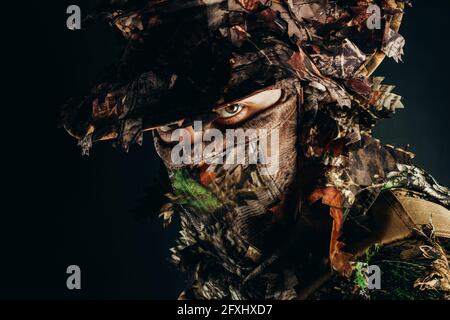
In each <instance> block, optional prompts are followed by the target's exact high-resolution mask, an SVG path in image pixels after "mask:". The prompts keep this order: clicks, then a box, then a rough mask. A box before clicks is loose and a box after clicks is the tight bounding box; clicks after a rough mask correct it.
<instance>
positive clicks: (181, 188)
mask: <svg viewBox="0 0 450 320" xmlns="http://www.w3.org/2000/svg"><path fill="white" fill-rule="evenodd" d="M172 188H173V190H174V193H175V195H176V196H178V197H179V198H180V200H179V201H178V204H181V205H186V206H187V207H189V208H192V209H194V210H196V211H197V212H199V213H202V214H206V213H212V212H214V211H216V210H217V209H220V208H221V207H222V204H221V202H220V201H219V200H218V199H217V198H216V197H215V196H214V194H213V193H212V192H211V191H209V190H208V189H206V188H205V187H204V186H202V185H201V184H200V183H198V182H197V181H195V180H194V179H192V178H191V177H190V176H189V175H188V173H187V171H186V170H185V169H180V170H176V171H175V173H174V176H173V178H172Z"/></svg>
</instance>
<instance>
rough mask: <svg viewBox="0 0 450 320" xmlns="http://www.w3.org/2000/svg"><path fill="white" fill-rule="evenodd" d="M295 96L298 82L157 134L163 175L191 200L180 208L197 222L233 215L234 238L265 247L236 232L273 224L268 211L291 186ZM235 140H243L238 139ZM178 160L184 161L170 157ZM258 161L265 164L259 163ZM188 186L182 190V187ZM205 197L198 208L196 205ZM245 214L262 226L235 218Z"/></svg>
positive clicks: (283, 84)
mask: <svg viewBox="0 0 450 320" xmlns="http://www.w3.org/2000/svg"><path fill="white" fill-rule="evenodd" d="M298 90H299V84H298V82H296V81H294V80H289V81H288V80H286V81H282V82H279V83H277V84H276V85H275V86H272V87H268V88H266V89H265V90H261V91H258V92H255V93H253V94H251V95H249V96H247V97H243V98H242V99H239V100H236V101H232V102H231V103H226V104H223V105H220V106H219V107H217V108H214V109H213V111H214V116H213V117H205V118H203V119H201V120H202V121H201V122H200V121H194V122H193V125H188V126H186V125H185V126H184V127H183V121H180V122H178V123H174V124H172V125H169V126H164V127H160V128H158V129H157V131H156V133H155V146H156V149H157V151H158V154H159V155H160V157H161V158H162V159H163V161H164V163H165V165H166V167H167V169H168V172H169V176H170V177H171V180H172V186H173V189H174V192H175V194H176V195H177V196H178V197H181V198H182V197H187V198H191V200H192V201H190V200H189V199H188V200H184V204H186V203H188V205H184V208H185V209H187V210H189V211H191V212H192V213H194V214H197V215H198V216H199V217H200V218H199V219H203V217H211V214H212V213H217V211H221V212H223V211H226V212H232V214H231V216H233V218H232V220H233V221H234V220H235V221H241V222H239V223H236V225H235V227H236V228H237V229H238V230H236V231H237V232H238V233H239V234H241V235H242V237H243V238H244V239H245V240H247V241H248V242H249V243H251V244H254V245H255V246H257V247H261V246H262V247H264V246H263V245H261V244H259V243H256V242H257V240H256V239H252V237H251V236H250V235H246V234H243V233H245V232H244V231H242V230H247V229H248V226H247V225H246V224H251V225H254V226H256V225H258V226H259V228H261V229H262V230H263V229H265V227H262V224H267V226H269V225H270V224H271V222H270V221H272V218H273V217H272V214H271V213H270V210H269V209H271V208H272V207H274V206H275V205H277V204H278V203H279V202H280V200H281V198H282V196H283V194H284V193H285V192H286V190H287V188H288V187H289V186H290V185H291V184H292V182H293V181H294V177H295V174H296V164H297V128H298V109H299V108H298V102H299V101H298V100H299V99H298V92H299V91H298ZM199 124H200V125H199ZM211 132H212V133H214V134H211ZM250 133H253V134H250ZM241 134H243V135H245V136H244V138H243V139H240V135H241ZM212 136H213V138H212ZM211 145H213V147H211ZM180 146H183V148H181V147H180ZM222 147H223V148H222ZM264 147H265V148H264ZM261 149H264V150H263V152H262V153H261ZM198 150H200V157H198V154H196V152H197V151H198ZM241 151H242V152H241ZM180 153H184V155H183V156H181V157H180V158H177V157H178V155H179V154H180ZM239 155H242V157H241V158H240V157H239ZM264 157H266V158H265V159H266V160H267V159H269V161H268V162H264ZM180 159H181V160H182V161H178V160H180ZM254 160H257V161H254ZM274 163H276V164H277V166H276V168H275V167H274V166H273V164H274ZM273 168H275V170H271V169H273ZM180 177H183V178H182V180H183V181H180ZM186 181H189V182H188V183H187V182H186ZM194 181H195V182H194ZM193 183H195V184H196V186H195V187H193ZM187 185H189V188H185V187H186V186H187ZM187 189H189V190H187ZM199 190H200V191H199ZM205 195H208V196H207V199H206V200H205V201H204V202H205V203H204V204H202V203H198V201H197V200H198V199H199V198H202V197H204V196H205ZM190 203H195V204H194V205H190ZM211 204H213V205H211ZM249 213H251V215H254V216H255V217H257V218H256V220H259V219H261V221H260V222H258V223H256V222H255V220H252V221H253V222H251V221H250V220H247V219H244V218H243V217H241V215H243V214H244V215H247V214H249ZM213 216H215V215H213ZM205 219H206V218H205ZM244 220H245V222H243V221H244ZM204 223H205V224H206V223H207V222H204ZM267 229H269V227H268V228H267ZM260 238H267V239H268V237H260Z"/></svg>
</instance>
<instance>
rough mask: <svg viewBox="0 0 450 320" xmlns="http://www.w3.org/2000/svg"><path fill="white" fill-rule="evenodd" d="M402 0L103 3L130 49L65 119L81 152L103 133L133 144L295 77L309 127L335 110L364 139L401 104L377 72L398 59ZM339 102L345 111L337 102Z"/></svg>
mask: <svg viewBox="0 0 450 320" xmlns="http://www.w3.org/2000/svg"><path fill="white" fill-rule="evenodd" d="M405 2H407V1H403V0H402V1H394V0H336V1H332V0H329V1H327V0H317V1H310V0H308V1H306V0H284V1H283V0H280V1H263V0H149V1H140V0H135V1H132V0H120V1H119V0H109V1H103V4H102V6H100V9H99V11H98V14H96V15H93V17H94V18H100V17H101V18H106V20H107V21H109V23H110V24H111V25H112V26H114V27H115V28H117V29H118V30H119V31H120V32H121V33H122V35H123V37H124V38H125V39H126V40H127V45H126V46H125V49H124V52H123V55H122V58H121V60H120V62H119V64H118V67H117V72H116V73H115V74H114V75H112V76H111V77H110V78H109V79H108V80H107V81H104V82H102V83H100V84H98V85H97V86H95V88H94V89H93V90H92V91H91V93H90V94H89V95H88V96H86V97H84V98H83V99H82V101H81V102H79V103H71V104H69V105H67V106H66V108H65V109H64V111H63V119H62V121H63V124H64V127H65V128H66V129H67V130H68V131H69V132H70V133H71V134H72V135H74V136H75V137H77V138H78V139H79V141H80V145H81V146H82V148H83V151H84V152H85V153H87V152H88V151H89V149H90V148H91V145H92V142H93V141H96V140H104V139H116V140H117V142H118V144H119V145H121V146H122V147H123V148H124V149H128V148H129V145H130V144H131V143H133V142H138V143H141V142H142V134H143V132H144V131H145V130H148V129H152V128H154V127H157V126H160V125H163V124H166V123H170V122H174V121H177V120H179V119H181V118H190V119H193V118H195V117H197V116H199V115H201V114H205V113H208V112H210V111H211V109H212V108H213V107H215V106H216V105H218V104H222V103H224V102H228V101H232V100H234V99H237V98H240V97H243V96H246V95H248V94H250V93H252V92H254V91H255V90H258V89H261V88H264V87H267V86H270V85H272V84H274V83H275V82H277V81H278V80H281V79H285V78H290V77H297V78H299V79H300V80H301V81H302V84H303V91H304V96H303V97H302V99H301V100H302V101H303V106H302V112H303V117H304V119H305V123H304V124H305V125H307V124H308V123H312V121H313V120H314V119H315V117H317V115H318V114H320V113H324V114H329V115H331V117H332V118H333V119H334V118H336V116H337V115H336V114H335V113H336V112H339V113H340V114H341V117H340V118H339V117H338V119H337V120H336V123H337V125H336V129H337V131H338V133H337V136H336V135H335V136H334V137H331V138H336V137H338V136H339V137H342V136H349V137H351V139H352V140H355V139H358V137H359V135H360V132H361V131H364V130H370V128H371V126H372V122H373V120H374V119H377V118H379V117H385V116H387V115H388V114H389V113H390V112H392V111H394V110H395V109H396V108H398V107H401V103H400V99H399V97H398V96H396V95H393V94H391V92H390V91H391V90H392V87H391V86H383V85H381V83H380V82H381V79H379V78H375V79H371V78H370V77H369V76H370V74H371V73H372V72H373V70H374V69H375V68H376V66H377V65H378V64H379V63H380V62H381V60H382V59H383V58H384V56H385V55H388V56H390V57H393V58H395V59H396V60H399V59H400V58H401V55H402V45H403V43H404V40H403V38H402V37H401V36H400V35H399V34H398V33H397V30H398V27H399V24H400V21H401V17H402V13H403V8H404V5H405ZM371 5H378V8H380V9H381V21H380V25H381V29H373V30H372V29H370V28H368V24H367V19H368V18H369V17H370V16H371V14H372V12H371V7H370V6H371ZM333 103H334V104H336V105H337V106H338V107H339V108H344V109H342V110H341V109H336V108H335V109H334V110H330V108H329V107H328V106H329V105H330V104H333ZM342 112H343V113H345V114H346V116H345V117H344V118H342ZM355 116H356V117H355ZM343 122H345V123H343ZM360 126H363V127H361V128H360ZM312 139H313V138H311V137H310V138H309V140H310V141H309V143H310V146H309V147H312V148H314V143H315V142H314V141H312Z"/></svg>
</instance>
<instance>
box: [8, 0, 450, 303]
mask: <svg viewBox="0 0 450 320" xmlns="http://www.w3.org/2000/svg"><path fill="white" fill-rule="evenodd" d="M70 4H78V5H80V7H81V9H82V13H86V12H88V11H89V9H90V7H92V1H87V0H86V1H75V0H73V1H65V0H64V1H58V3H56V1H54V3H52V2H51V1H46V2H45V3H44V2H42V1H41V2H37V1H29V4H25V3H22V4H21V5H20V7H18V8H7V7H3V8H2V9H1V10H2V16H3V17H4V18H3V19H2V22H1V23H2V24H3V27H2V31H3V32H4V33H5V35H4V37H3V38H2V52H3V56H4V58H2V62H3V66H2V69H3V72H2V75H3V77H2V78H3V81H2V83H3V84H2V95H1V97H2V104H1V105H2V107H1V110H2V111H1V112H2V113H1V115H2V116H1V120H2V138H1V141H2V149H1V150H2V153H1V154H2V160H3V161H2V169H3V170H2V186H3V188H2V192H1V194H2V203H1V207H0V210H1V222H0V237H1V238H0V298H9V299H10V298H27V299H46V298H53V299H55V298H56V299H59V298H64V299H72V298H84V299H88V298H89V299H111V298H112V299H132V298H133V299H171V298H175V297H176V296H177V294H178V293H179V291H181V290H182V288H183V283H184V281H183V276H182V275H181V274H180V273H178V271H176V270H175V269H174V268H173V267H172V266H171V265H170V264H169V262H168V261H167V259H168V254H169V252H168V248H169V247H170V245H171V244H173V239H174V238H175V236H176V233H177V226H176V224H175V225H174V226H172V227H170V228H169V229H168V230H164V229H163V228H162V223H161V220H160V219H157V218H153V219H152V218H148V219H145V220H136V219H135V218H134V216H133V213H132V212H131V209H132V208H134V207H135V206H136V203H137V202H138V200H139V199H140V198H141V197H142V196H143V195H144V190H145V188H146V187H147V186H148V185H149V184H150V181H151V180H152V178H153V177H155V175H156V172H157V167H158V160H157V158H156V156H155V153H154V150H153V146H152V143H151V139H150V137H149V136H147V139H145V143H144V146H143V147H134V148H132V150H131V151H130V153H129V154H125V153H123V152H122V151H120V150H116V149H113V148H111V147H110V145H109V144H108V143H103V144H99V145H96V146H95V147H94V150H93V151H92V153H91V156H90V157H88V158H86V157H82V156H81V155H80V152H79V149H78V147H77V146H76V143H75V141H74V140H73V139H72V138H71V137H69V136H68V135H67V134H66V133H65V132H64V131H63V130H61V129H57V126H56V124H57V113H58V112H57V109H58V108H59V106H60V105H61V104H62V103H64V102H65V101H66V100H67V98H69V97H71V96H77V95H80V94H82V93H83V92H85V90H87V89H88V88H89V87H90V86H91V85H92V83H93V82H94V81H95V79H96V78H97V76H98V75H99V74H100V72H101V71H102V70H103V69H104V68H105V67H106V66H108V65H109V64H111V63H112V62H113V61H114V60H115V58H116V57H117V55H118V53H119V51H118V47H117V45H116V42H115V38H114V37H113V36H112V33H111V32H109V30H108V28H107V27H106V26H98V27H96V28H94V30H93V31H90V32H89V33H87V32H84V31H69V30H68V29H67V28H66V18H67V15H66V13H65V11H66V8H67V6H68V5H70ZM449 13H450V2H448V1H442V0H427V1H424V0H417V1H415V4H414V7H413V8H412V9H409V10H408V12H407V15H406V17H405V22H404V24H403V26H402V34H403V35H404V36H405V37H406V38H407V46H406V56H405V59H404V63H403V64H395V63H394V62H391V61H387V62H385V63H384V64H383V66H382V68H380V70H379V71H377V73H378V74H379V75H385V76H386V81H385V82H386V83H392V84H396V85H397V89H396V92H398V93H399V94H401V95H402V96H403V97H404V103H405V105H406V107H407V109H406V110H404V111H400V112H398V114H397V115H396V116H395V117H394V119H393V120H385V121H383V122H382V123H380V124H379V126H378V128H377V130H376V136H377V137H379V138H380V139H382V141H383V142H385V143H391V144H395V145H398V146H404V145H406V144H408V143H409V144H411V150H412V151H414V152H416V153H417V161H416V162H417V164H418V165H420V166H423V167H424V168H426V169H427V170H429V171H430V172H431V173H432V174H433V175H434V177H435V178H436V179H437V180H438V181H440V182H441V183H442V184H444V185H450V170H449V169H448V164H449V160H450V150H449V149H450V148H449V147H450V145H449V142H448V139H449V138H450V134H449V126H450V124H449V120H450V103H449V100H448V94H449V92H450V87H449V85H450V83H449V81H448V78H447V77H448V75H449V64H450V57H449V48H450V46H449V43H448V42H449V36H448V32H449V31H450V30H449V27H448V23H450V14H449ZM150 214H151V213H150ZM71 264H76V265H79V266H80V267H81V269H82V290H81V291H69V290H67V289H66V276H67V275H66V273H65V271H66V268H67V266H68V265H71Z"/></svg>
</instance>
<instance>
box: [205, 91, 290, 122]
mask: <svg viewBox="0 0 450 320" xmlns="http://www.w3.org/2000/svg"><path fill="white" fill-rule="evenodd" d="M281 94H282V90H281V89H271V90H265V91H262V92H259V93H256V94H254V95H252V96H250V97H247V98H244V99H242V100H239V101H237V102H234V103H231V104H228V105H226V106H224V107H219V108H216V109H214V111H215V112H216V114H217V115H218V117H217V118H216V120H215V121H214V122H215V123H216V124H217V125H219V126H232V125H238V124H240V123H242V122H244V121H247V120H249V119H250V118H251V117H253V116H255V115H256V114H258V113H259V112H261V111H263V110H265V109H267V108H269V107H272V106H273V105H274V104H276V103H277V102H278V101H279V100H280V98H281Z"/></svg>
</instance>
